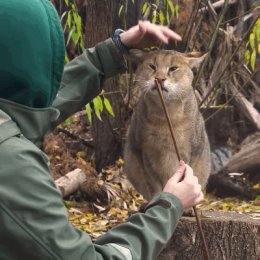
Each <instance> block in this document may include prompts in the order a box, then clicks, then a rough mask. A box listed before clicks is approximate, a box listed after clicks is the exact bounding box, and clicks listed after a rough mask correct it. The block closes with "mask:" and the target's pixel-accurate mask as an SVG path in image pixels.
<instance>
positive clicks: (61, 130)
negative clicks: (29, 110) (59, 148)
mask: <svg viewBox="0 0 260 260" xmlns="http://www.w3.org/2000/svg"><path fill="white" fill-rule="evenodd" d="M55 130H56V131H57V132H59V133H64V134H66V135H67V136H69V137H70V138H72V139H76V140H78V141H80V142H81V143H83V144H84V145H86V146H88V147H90V148H94V145H93V144H91V143H90V142H89V141H86V140H84V139H83V138H81V137H79V136H78V135H76V134H73V133H71V132H70V131H68V130H66V129H63V128H60V127H57V128H56V129H55Z"/></svg>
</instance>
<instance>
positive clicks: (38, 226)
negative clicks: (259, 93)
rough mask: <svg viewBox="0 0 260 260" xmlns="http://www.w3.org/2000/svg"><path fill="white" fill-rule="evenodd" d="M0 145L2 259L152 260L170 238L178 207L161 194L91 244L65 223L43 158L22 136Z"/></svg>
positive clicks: (84, 234)
mask: <svg viewBox="0 0 260 260" xmlns="http://www.w3.org/2000/svg"><path fill="white" fill-rule="evenodd" d="M0 146H1V149H0V158H1V162H2V163H1V165H0V172H1V183H4V185H0V197H1V201H0V223H1V225H0V259H12V260H19V259H37V260H45V259H57V260H71V259H73V260H80V259H81V260H84V259H86V260H89V259H91V260H141V259H145V260H152V259H154V258H155V257H156V256H157V255H158V254H159V252H160V250H161V249H162V248H163V247H164V246H165V244H166V242H167V241H168V239H169V238H170V237H171V235H172V234H173V231H174V229H175V226H176V224H177V221H178V219H179V218H180V216H181V213H182V208H181V204H180V201H179V200H178V199H177V198H176V197H174V196H172V195H171V194H168V193H160V194H158V195H157V196H155V197H154V199H153V200H152V202H151V203H150V204H149V205H148V207H147V209H146V212H145V213H136V214H134V215H132V216H131V217H130V218H129V220H128V221H127V222H125V223H123V224H121V225H118V226H117V227H115V228H113V229H111V230H110V231H108V232H107V233H106V234H105V235H104V236H102V237H101V238H100V239H98V240H97V241H96V242H95V243H93V241H91V238H90V237H89V235H88V234H86V233H85V232H84V231H82V230H78V229H75V228H74V227H73V226H72V225H71V224H70V223H69V221H68V216H67V211H66V208H65V207H64V204H63V200H62V198H61V196H60V194H59V192H58V190H57V189H56V187H55V184H54V181H53V179H52V177H51V174H50V171H49V168H48V166H47V161H46V158H45V156H44V154H43V153H42V152H41V151H40V150H39V149H38V148H37V147H35V146H34V145H33V144H32V143H31V142H29V141H28V140H27V139H26V138H24V137H23V136H14V137H12V138H9V139H8V140H6V141H4V142H2V143H1V144H0ZM14 147H15V149H13V148H14ZM10 158H12V159H11V160H12V163H7V162H10ZM3 167H4V168H3ZM14 248H15V250H14Z"/></svg>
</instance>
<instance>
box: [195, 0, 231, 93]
mask: <svg viewBox="0 0 260 260" xmlns="http://www.w3.org/2000/svg"><path fill="white" fill-rule="evenodd" d="M227 7H228V0H225V5H224V6H223V8H222V10H221V13H220V15H219V18H218V21H217V25H216V27H215V30H214V32H213V34H212V36H211V41H210V43H209V47H208V55H207V56H206V57H205V59H204V61H203V62H202V64H201V66H200V68H199V71H198V74H197V75H196V77H195V79H194V86H195V88H196V84H197V82H198V80H199V79H200V77H201V74H202V71H203V69H204V67H205V65H206V63H207V62H208V59H209V57H210V53H211V52H212V49H213V46H214V44H215V41H216V38H217V34H218V30H219V27H220V24H221V22H222V20H223V18H224V14H225V13H226V10H227Z"/></svg>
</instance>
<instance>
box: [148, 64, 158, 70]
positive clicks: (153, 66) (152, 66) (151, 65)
mask: <svg viewBox="0 0 260 260" xmlns="http://www.w3.org/2000/svg"><path fill="white" fill-rule="evenodd" d="M149 68H151V69H152V70H153V71H156V69H157V68H156V66H155V65H154V64H151V63H150V64H149Z"/></svg>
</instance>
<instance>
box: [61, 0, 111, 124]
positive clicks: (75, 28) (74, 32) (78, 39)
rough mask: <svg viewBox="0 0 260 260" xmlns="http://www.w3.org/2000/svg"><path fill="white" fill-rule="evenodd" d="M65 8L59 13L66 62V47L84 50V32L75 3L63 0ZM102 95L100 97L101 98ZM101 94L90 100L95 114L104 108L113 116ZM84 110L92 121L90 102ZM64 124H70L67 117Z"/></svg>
mask: <svg viewBox="0 0 260 260" xmlns="http://www.w3.org/2000/svg"><path fill="white" fill-rule="evenodd" d="M64 2H65V4H66V6H67V10H66V11H65V12H64V13H63V14H62V15H61V18H60V19H61V22H62V24H63V29H64V35H65V42H66V49H67V51H66V55H65V63H66V64H67V63H68V62H69V61H70V58H69V55H68V48H71V47H73V48H74V49H78V53H79V54H81V53H82V52H83V51H84V49H85V48H84V45H85V44H84V33H83V31H82V19H81V17H80V15H79V13H78V10H77V6H76V3H75V2H74V1H70V0H64ZM101 96H102V98H101ZM101 96H97V97H96V98H94V99H93V100H92V104H93V110H94V112H95V115H96V116H97V117H98V118H99V119H100V120H102V119H101V113H102V112H103V110H104V108H105V109H106V110H107V112H108V113H109V114H110V115H111V116H113V117H114V116H115V115H114V112H113V109H112V107H111V104H110V102H109V100H108V99H107V98H105V97H104V93H102V94H101ZM85 111H86V114H87V118H88V120H89V122H90V124H91V123H92V112H93V111H92V108H91V106H90V104H86V105H85ZM65 123H66V124H68V125H69V124H70V123H71V120H70V118H68V119H67V120H66V122H65Z"/></svg>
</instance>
